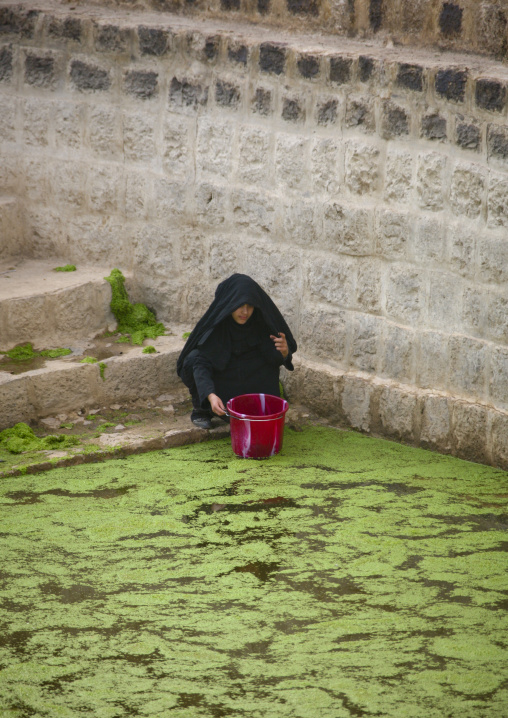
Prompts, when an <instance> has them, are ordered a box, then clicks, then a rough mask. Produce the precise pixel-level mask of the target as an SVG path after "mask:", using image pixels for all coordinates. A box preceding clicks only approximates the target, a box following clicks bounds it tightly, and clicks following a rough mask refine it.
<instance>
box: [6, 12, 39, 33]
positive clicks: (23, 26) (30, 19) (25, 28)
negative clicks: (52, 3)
mask: <svg viewBox="0 0 508 718" xmlns="http://www.w3.org/2000/svg"><path fill="white" fill-rule="evenodd" d="M38 17H39V10H28V12H26V11H25V10H23V9H22V8H21V7H17V8H14V9H12V8H0V35H2V34H5V35H7V34H8V35H21V37H26V38H31V37H33V35H34V32H35V25H36V23H37V18H38Z"/></svg>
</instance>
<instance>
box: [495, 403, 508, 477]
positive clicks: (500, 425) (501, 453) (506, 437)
mask: <svg viewBox="0 0 508 718" xmlns="http://www.w3.org/2000/svg"><path fill="white" fill-rule="evenodd" d="M491 414H493V418H492V460H493V463H494V466H500V467H501V468H502V469H505V471H506V470H508V415H507V414H501V413H497V412H496V413H494V412H491Z"/></svg>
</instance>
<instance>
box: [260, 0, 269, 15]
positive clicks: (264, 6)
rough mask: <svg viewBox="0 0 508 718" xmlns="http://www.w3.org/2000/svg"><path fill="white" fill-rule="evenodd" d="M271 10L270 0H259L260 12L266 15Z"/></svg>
mask: <svg viewBox="0 0 508 718" xmlns="http://www.w3.org/2000/svg"><path fill="white" fill-rule="evenodd" d="M269 10H270V0H258V12H259V13H260V14H261V15H266V13H267V12H269Z"/></svg>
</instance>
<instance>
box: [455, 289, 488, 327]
mask: <svg viewBox="0 0 508 718" xmlns="http://www.w3.org/2000/svg"><path fill="white" fill-rule="evenodd" d="M487 301H488V298H487V295H486V292H485V290H484V289H483V288H478V287H468V286H465V287H464V292H463V295H462V317H461V319H462V325H463V327H464V330H465V331H466V332H468V333H470V334H473V335H476V336H477V337H484V336H485V329H486V326H487Z"/></svg>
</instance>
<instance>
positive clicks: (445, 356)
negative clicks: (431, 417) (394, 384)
mask: <svg viewBox="0 0 508 718" xmlns="http://www.w3.org/2000/svg"><path fill="white" fill-rule="evenodd" d="M448 341H449V335H448V334H445V333H444V332H432V331H423V332H421V333H420V336H419V341H418V345H419V346H418V361H417V365H416V383H417V385H418V386H421V387H422V388H423V389H437V390H442V389H446V388H447V387H448V374H449V366H450V359H449V350H448Z"/></svg>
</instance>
